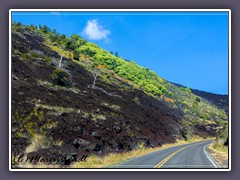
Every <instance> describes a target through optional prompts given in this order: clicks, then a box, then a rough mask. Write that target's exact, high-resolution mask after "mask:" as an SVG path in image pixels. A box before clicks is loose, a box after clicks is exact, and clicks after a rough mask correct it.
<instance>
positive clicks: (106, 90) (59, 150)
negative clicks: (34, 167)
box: [11, 24, 225, 164]
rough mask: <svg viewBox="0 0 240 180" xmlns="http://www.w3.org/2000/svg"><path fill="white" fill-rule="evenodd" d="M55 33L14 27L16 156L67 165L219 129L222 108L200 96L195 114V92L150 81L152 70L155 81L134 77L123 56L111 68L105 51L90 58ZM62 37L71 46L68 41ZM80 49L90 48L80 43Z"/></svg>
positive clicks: (13, 116) (13, 74)
mask: <svg viewBox="0 0 240 180" xmlns="http://www.w3.org/2000/svg"><path fill="white" fill-rule="evenodd" d="M52 34H53V33H52V32H45V31H43V30H39V29H37V28H36V27H26V26H22V25H19V24H18V25H16V24H15V25H14V28H13V32H12V72H11V73H12V150H13V152H14V153H16V152H18V153H19V152H25V153H28V154H29V155H35V154H39V155H41V156H42V157H46V158H49V157H51V158H53V157H59V156H61V155H63V154H65V153H67V154H68V155H69V156H66V157H65V159H64V161H63V163H64V164H69V163H71V161H72V160H74V158H76V156H81V155H83V154H86V155H87V154H90V153H96V154H99V155H101V154H105V153H109V152H121V151H128V150H132V149H135V148H138V147H139V146H140V145H141V146H146V147H154V146H158V145H162V144H164V143H169V142H175V140H176V139H181V138H189V136H190V135H194V134H197V135H200V136H209V135H210V136H212V135H214V134H215V129H214V128H215V127H217V126H218V123H216V122H215V120H214V119H213V118H212V116H216V114H217V115H218V116H219V115H220V114H221V113H222V110H219V109H218V108H217V107H215V106H213V105H211V104H209V103H208V102H207V101H205V100H199V101H198V102H197V103H195V105H194V107H193V108H194V109H195V111H194V112H193V110H192V104H193V103H194V102H195V101H196V100H195V98H196V97H197V96H195V95H193V94H192V93H191V92H185V91H186V90H179V89H178V88H177V87H176V86H174V85H173V84H170V83H167V82H166V81H164V80H162V79H161V78H156V77H155V75H154V78H153V79H151V78H152V74H151V73H152V72H149V69H147V70H144V72H145V71H146V72H145V73H148V74H149V77H148V78H149V79H150V80H149V82H151V83H152V86H147V83H145V84H144V83H143V84H141V83H139V82H138V81H137V79H132V80H131V78H133V77H130V75H129V74H128V75H129V78H126V74H124V73H125V72H124V71H123V70H122V69H121V68H122V67H121V64H120V62H124V63H125V61H124V60H123V59H121V58H119V57H117V61H116V62H114V63H112V64H113V68H114V70H111V69H109V68H108V67H106V66H104V65H106V64H104V62H105V61H103V62H102V63H101V58H103V59H104V57H102V54H101V56H100V57H95V56H97V55H98V54H97V53H95V55H93V56H92V57H91V56H89V55H88V54H90V55H91V53H92V51H91V50H90V49H87V48H85V50H86V52H87V55H86V54H84V53H81V52H82V51H81V50H82V49H80V50H79V51H78V52H72V51H70V50H63V49H64V48H63V47H62V46H60V45H58V44H57V43H56V42H55V41H53V40H52V38H51V36H52ZM58 37H60V36H59V35H58ZM63 39H66V46H67V45H69V44H68V41H67V40H69V39H68V38H66V37H63ZM82 41H83V40H82ZM69 42H70V41H69ZM83 42H84V43H87V42H85V41H83ZM75 44H76V43H75ZM85 46H86V44H85ZM79 47H82V48H84V47H83V45H80V44H79ZM79 47H78V49H79ZM94 48H96V47H95V46H94ZM104 52H105V51H104ZM76 54H77V58H76ZM79 57H81V58H79ZM94 57H95V58H96V59H95V58H94ZM118 59H120V60H119V61H118ZM126 63H132V62H128V61H126ZM120 67H121V68H120ZM134 67H135V68H138V67H140V66H137V65H135V64H134ZM115 69H116V70H115ZM143 69H145V68H143ZM140 75H141V73H140ZM144 78H146V77H144ZM158 81H159V82H161V83H162V84H161V83H160V84H158V83H156V82H158ZM156 87H158V89H154V88H156ZM152 89H154V90H152ZM185 99H187V101H185V102H181V101H184V100H185ZM206 106H207V107H211V108H212V109H210V110H209V111H211V113H212V116H208V117H207V118H206V117H205V119H204V118H203V117H201V115H202V114H199V112H200V110H201V108H203V107H206ZM206 114H207V111H206ZM202 116H203V115H202ZM222 116H223V117H224V118H225V115H222ZM191 117H195V119H194V121H193V120H192V119H191V121H190V118H191ZM217 119H221V117H217Z"/></svg>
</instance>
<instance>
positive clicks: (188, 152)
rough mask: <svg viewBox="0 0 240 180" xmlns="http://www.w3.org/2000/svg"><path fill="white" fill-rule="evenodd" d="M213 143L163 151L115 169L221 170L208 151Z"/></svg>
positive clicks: (136, 159)
mask: <svg viewBox="0 0 240 180" xmlns="http://www.w3.org/2000/svg"><path fill="white" fill-rule="evenodd" d="M212 142H213V141H212V140H207V141H202V142H196V143H189V144H185V145H180V146H175V147H171V148H167V149H163V150H160V151H157V152H153V153H150V154H147V155H144V156H142V157H139V158H134V159H131V160H129V161H127V162H125V163H123V164H120V165H117V166H114V167H113V168H135V169H137V168H171V169H173V168H220V167H219V166H218V164H217V163H216V162H215V161H214V160H213V159H212V158H211V156H210V155H209V154H208V153H207V150H206V149H207V148H206V147H207V146H208V145H210V144H211V143H212Z"/></svg>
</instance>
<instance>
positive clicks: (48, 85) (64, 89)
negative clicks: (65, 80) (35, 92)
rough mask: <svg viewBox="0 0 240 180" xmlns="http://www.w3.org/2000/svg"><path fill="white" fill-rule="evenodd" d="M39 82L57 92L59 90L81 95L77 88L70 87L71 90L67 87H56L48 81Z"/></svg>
mask: <svg viewBox="0 0 240 180" xmlns="http://www.w3.org/2000/svg"><path fill="white" fill-rule="evenodd" d="M37 82H38V83H39V84H40V85H41V86H45V87H47V88H51V89H53V90H55V91H58V90H63V91H72V92H74V93H75V94H79V93H80V90H79V89H78V88H77V87H70V88H66V87H63V86H57V85H54V84H52V83H50V82H48V81H43V80H40V79H38V80H37Z"/></svg>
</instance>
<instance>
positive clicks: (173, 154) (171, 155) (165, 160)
mask: <svg viewBox="0 0 240 180" xmlns="http://www.w3.org/2000/svg"><path fill="white" fill-rule="evenodd" d="M197 144H198V143H197ZM193 145H196V144H191V145H189V146H185V147H183V148H181V149H179V150H177V151H175V152H173V153H172V154H170V155H169V156H167V157H166V158H165V159H163V160H162V161H161V162H160V163H158V164H157V165H156V166H154V168H161V167H162V166H163V165H164V164H165V163H166V162H167V161H168V160H169V159H171V158H172V157H173V156H175V155H176V154H177V153H179V152H180V151H182V150H184V149H186V148H188V147H190V146H193Z"/></svg>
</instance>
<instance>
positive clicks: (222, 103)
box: [173, 83, 228, 114]
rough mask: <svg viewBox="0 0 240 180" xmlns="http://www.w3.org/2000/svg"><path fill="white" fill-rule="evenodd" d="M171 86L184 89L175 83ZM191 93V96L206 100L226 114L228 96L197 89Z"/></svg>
mask: <svg viewBox="0 0 240 180" xmlns="http://www.w3.org/2000/svg"><path fill="white" fill-rule="evenodd" d="M173 84H175V85H176V86H177V87H184V88H185V87H186V86H183V85H180V84H177V83H173ZM191 91H192V93H193V94H195V95H197V96H200V97H202V98H204V99H206V100H208V101H209V102H211V103H212V104H214V105H215V106H217V107H218V108H221V109H224V110H225V112H226V113H227V114H228V95H220V94H214V93H210V92H205V91H200V90H197V89H191Z"/></svg>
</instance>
